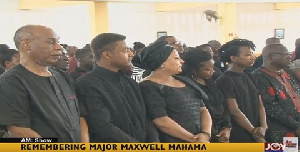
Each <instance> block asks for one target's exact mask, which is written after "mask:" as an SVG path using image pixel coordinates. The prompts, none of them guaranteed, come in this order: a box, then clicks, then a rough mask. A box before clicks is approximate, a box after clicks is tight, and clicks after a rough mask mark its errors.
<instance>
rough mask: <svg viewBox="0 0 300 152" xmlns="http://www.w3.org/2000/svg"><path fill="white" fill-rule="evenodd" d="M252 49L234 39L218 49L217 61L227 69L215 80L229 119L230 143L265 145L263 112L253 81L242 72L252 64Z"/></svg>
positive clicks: (249, 42) (250, 76)
mask: <svg viewBox="0 0 300 152" xmlns="http://www.w3.org/2000/svg"><path fill="white" fill-rule="evenodd" d="M254 48H255V45H254V44H253V43H252V42H251V41H249V40H245V39H234V40H232V41H229V42H227V43H226V44H224V45H223V46H222V47H221V48H220V49H219V55H220V60H221V61H222V62H228V63H229V68H228V70H227V71H226V72H224V73H223V74H222V75H221V76H220V77H219V79H218V80H217V86H218V87H219V89H220V90H221V91H222V93H223V95H224V97H225V101H226V105H227V109H228V112H229V113H230V116H231V124H232V131H231V134H230V142H265V139H264V135H265V132H266V129H267V123H266V113H265V109H264V106H263V103H262V100H261V97H260V95H259V92H258V90H257V89H256V86H255V85H256V81H255V79H254V78H253V77H252V75H251V74H249V73H245V72H244V69H245V68H246V67H250V66H252V65H253V63H254V61H255V57H254V55H253V52H252V50H254Z"/></svg>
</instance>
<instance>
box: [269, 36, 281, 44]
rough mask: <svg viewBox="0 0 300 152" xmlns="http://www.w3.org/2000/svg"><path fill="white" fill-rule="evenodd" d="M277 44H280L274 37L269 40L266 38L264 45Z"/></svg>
mask: <svg viewBox="0 0 300 152" xmlns="http://www.w3.org/2000/svg"><path fill="white" fill-rule="evenodd" d="M277 43H280V39H279V38H276V37H270V38H267V39H266V45H269V44H277Z"/></svg>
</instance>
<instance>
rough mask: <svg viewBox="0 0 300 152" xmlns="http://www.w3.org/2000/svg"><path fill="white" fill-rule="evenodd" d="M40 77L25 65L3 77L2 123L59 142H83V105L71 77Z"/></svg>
mask: <svg viewBox="0 0 300 152" xmlns="http://www.w3.org/2000/svg"><path fill="white" fill-rule="evenodd" d="M49 70H50V72H51V73H52V76H50V77H42V76H38V75H36V74H34V73H32V72H30V71H28V70H27V69H26V68H25V67H23V66H22V65H21V64H19V65H17V66H15V67H13V68H12V69H10V70H9V71H7V72H6V73H4V74H3V75H2V76H1V78H0V98H1V99H0V125H1V126H2V127H3V126H8V125H15V126H18V127H25V128H31V129H32V130H34V131H35V132H37V133H38V134H40V135H41V136H42V137H45V138H47V137H54V138H58V141H59V142H80V123H79V108H78V102H77V99H76V95H75V93H74V90H73V89H72V87H71V86H70V84H71V83H70V78H69V77H67V75H64V74H65V73H63V72H62V71H58V70H56V69H49Z"/></svg>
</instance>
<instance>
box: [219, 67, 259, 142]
mask: <svg viewBox="0 0 300 152" xmlns="http://www.w3.org/2000/svg"><path fill="white" fill-rule="evenodd" d="M255 84H256V82H255V80H254V79H253V78H252V77H250V74H247V73H244V72H243V73H236V72H232V71H226V72H224V73H223V75H222V76H221V77H219V79H218V80H217V86H218V87H219V89H220V90H221V91H222V93H223V95H224V97H225V99H226V98H233V99H236V102H237V104H238V107H239V109H240V110H241V112H243V114H244V115H245V116H246V117H247V118H248V120H249V121H250V123H251V124H252V125H253V126H254V127H259V126H260V118H259V94H258V90H257V89H256V87H255ZM231 123H232V131H231V135H230V141H231V142H255V140H254V138H253V137H252V135H251V134H250V133H248V131H246V130H245V129H244V128H242V127H241V126H239V125H238V124H237V123H236V122H235V121H234V119H231Z"/></svg>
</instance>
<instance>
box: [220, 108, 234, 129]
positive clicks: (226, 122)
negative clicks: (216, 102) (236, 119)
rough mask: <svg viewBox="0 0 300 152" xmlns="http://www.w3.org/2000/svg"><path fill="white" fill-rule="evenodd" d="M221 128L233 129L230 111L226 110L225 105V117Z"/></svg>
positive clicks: (223, 116)
mask: <svg viewBox="0 0 300 152" xmlns="http://www.w3.org/2000/svg"><path fill="white" fill-rule="evenodd" d="M221 126H222V127H225V128H231V127H232V125H231V119H230V115H229V113H228V110H227V108H226V106H225V105H224V113H223V115H222V123H221Z"/></svg>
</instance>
